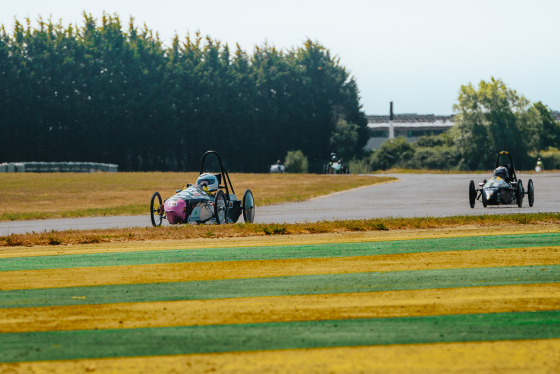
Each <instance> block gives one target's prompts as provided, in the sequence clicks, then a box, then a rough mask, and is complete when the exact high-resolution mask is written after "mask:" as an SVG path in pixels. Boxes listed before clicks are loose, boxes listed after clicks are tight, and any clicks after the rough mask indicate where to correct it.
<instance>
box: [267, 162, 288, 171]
mask: <svg viewBox="0 0 560 374" xmlns="http://www.w3.org/2000/svg"><path fill="white" fill-rule="evenodd" d="M285 171H286V166H285V165H282V161H280V160H278V161H276V163H275V164H273V165H270V172H271V173H273V174H274V173H280V174H282V173H284V172H285Z"/></svg>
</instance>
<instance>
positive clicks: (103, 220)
mask: <svg viewBox="0 0 560 374" xmlns="http://www.w3.org/2000/svg"><path fill="white" fill-rule="evenodd" d="M389 176H393V177H396V178H398V179H399V180H398V181H396V182H392V183H386V184H379V185H373V186H368V187H363V188H359V189H355V190H350V191H345V192H339V193H336V194H332V195H329V196H325V197H320V198H316V199H312V200H309V201H305V202H300V203H287V204H280V205H273V206H265V207H259V206H258V196H255V200H256V202H257V210H256V215H255V222H256V223H294V222H316V221H321V220H337V219H368V218H384V217H444V216H456V215H480V214H512V213H539V212H560V189H559V186H560V173H541V174H530V175H529V174H522V173H520V174H519V175H518V178H519V179H521V180H523V182H524V185H525V187H527V181H528V179H529V178H531V179H533V182H534V185H535V205H534V206H533V207H532V208H530V207H529V206H528V202H527V199H525V201H524V206H523V207H522V208H518V207H517V205H511V206H500V207H488V208H486V209H485V208H483V207H482V203H481V202H480V201H477V204H476V206H475V208H474V209H471V208H470V206H469V203H468V183H469V181H470V180H471V179H472V180H474V181H475V182H476V183H478V182H481V181H482V179H484V178H488V177H489V175H486V174H472V175H469V174H389ZM333 178H344V176H343V175H340V176H336V175H333ZM289 188H294V189H297V186H290V187H289ZM146 201H147V203H146V205H148V198H146ZM164 224H166V222H165V223H164ZM150 225H151V223H150V218H149V216H148V215H147V214H146V215H142V216H121V217H91V218H73V219H57V220H36V221H15V222H0V235H10V234H13V233H26V232H44V231H47V232H48V231H53V230H54V231H61V230H70V229H72V230H83V229H104V228H125V227H145V226H150Z"/></svg>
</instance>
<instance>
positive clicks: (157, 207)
mask: <svg viewBox="0 0 560 374" xmlns="http://www.w3.org/2000/svg"><path fill="white" fill-rule="evenodd" d="M150 218H151V220H152V226H161V222H162V221H163V204H162V200H161V195H160V194H159V192H154V194H153V195H152V200H151V201H150Z"/></svg>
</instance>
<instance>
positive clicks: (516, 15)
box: [0, 0, 560, 115]
mask: <svg viewBox="0 0 560 374" xmlns="http://www.w3.org/2000/svg"><path fill="white" fill-rule="evenodd" d="M84 11H85V12H87V13H88V14H91V15H92V16H93V17H94V18H97V19H98V20H100V19H101V17H102V15H103V12H106V13H108V14H111V15H114V14H117V15H118V16H119V17H120V19H121V21H122V23H123V25H125V26H127V25H128V20H129V18H130V17H134V19H135V23H136V24H137V25H140V26H142V25H144V24H146V25H147V26H148V28H149V29H151V30H152V31H154V32H158V33H159V36H160V38H161V40H162V41H163V42H164V43H165V44H166V45H169V44H170V43H171V40H172V38H173V37H174V35H178V36H179V38H180V39H184V38H185V37H186V36H187V34H189V33H190V34H191V35H192V34H194V33H195V32H200V33H201V34H202V35H203V36H210V37H211V38H212V39H215V40H218V41H220V42H221V43H225V44H228V45H229V46H230V48H235V45H236V44H239V45H240V46H241V48H242V49H243V50H244V51H246V52H247V53H249V54H251V53H252V52H253V51H254V49H255V47H256V46H262V45H264V44H265V43H268V45H270V46H274V47H276V48H277V49H281V50H289V49H292V48H298V47H301V46H303V43H304V41H305V40H307V39H311V40H313V41H316V42H318V43H320V44H321V45H322V46H324V47H325V48H327V49H328V50H329V51H330V52H331V54H332V55H334V56H337V57H338V58H339V59H340V63H341V64H342V65H343V66H344V67H345V68H346V69H347V71H348V72H349V73H350V74H351V75H352V76H353V77H354V78H355V80H356V82H357V84H358V87H359V90H360V103H361V105H362V109H363V111H364V112H365V113H366V114H368V115H386V114H388V112H389V103H390V102H391V101H392V102H393V105H394V112H395V113H396V114H403V113H418V114H436V115H450V114H453V104H455V103H456V102H457V98H458V95H459V90H460V88H461V86H462V85H466V84H469V83H472V84H473V85H475V86H477V85H478V84H479V82H480V81H481V80H485V81H488V80H490V79H491V78H492V77H494V78H499V79H502V80H503V81H504V82H505V83H506V85H507V86H508V87H509V88H510V89H514V90H516V91H517V93H518V94H520V95H523V96H525V97H526V98H527V99H528V100H529V101H531V102H537V101H541V102H543V103H544V104H545V105H547V106H548V107H549V108H550V109H552V110H557V111H558V110H560V22H559V19H560V1H558V0H531V1H528V0H344V1H340V0H336V1H335V0H282V1H271V0H268V1H265V0H237V1H230V0H206V1H204V0H197V1H191V0H172V1H166V0H160V1H153V0H152V1H145V0H94V1H93V0H82V1H76V0H49V1H46V0H42V1H39V0H18V1H13V0H0V24H2V25H4V26H5V27H6V29H7V31H8V32H9V33H11V31H12V29H13V26H14V20H15V19H17V20H19V21H20V22H23V21H24V20H25V19H26V18H29V19H30V20H31V22H32V25H36V21H37V19H38V18H39V16H42V17H43V19H49V18H51V19H52V20H53V21H54V22H55V23H56V22H58V21H61V22H62V24H63V25H65V26H67V25H68V24H70V23H72V24H74V25H78V26H81V25H82V24H83V16H82V14H83V12H84Z"/></svg>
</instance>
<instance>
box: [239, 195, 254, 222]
mask: <svg viewBox="0 0 560 374" xmlns="http://www.w3.org/2000/svg"><path fill="white" fill-rule="evenodd" d="M242 203H243V207H242V209H243V220H244V221H245V222H247V223H253V222H254V221H255V199H254V198H253V193H252V192H251V190H246V191H245V193H244V194H243V201H242Z"/></svg>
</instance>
